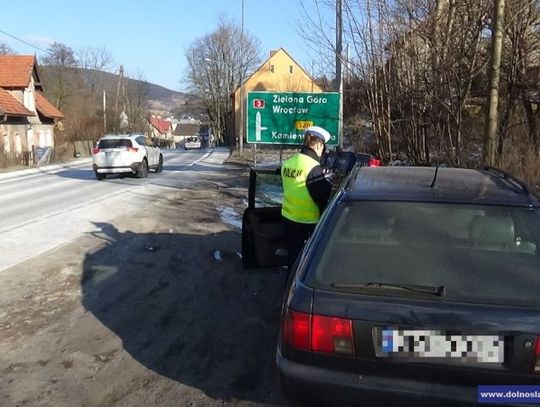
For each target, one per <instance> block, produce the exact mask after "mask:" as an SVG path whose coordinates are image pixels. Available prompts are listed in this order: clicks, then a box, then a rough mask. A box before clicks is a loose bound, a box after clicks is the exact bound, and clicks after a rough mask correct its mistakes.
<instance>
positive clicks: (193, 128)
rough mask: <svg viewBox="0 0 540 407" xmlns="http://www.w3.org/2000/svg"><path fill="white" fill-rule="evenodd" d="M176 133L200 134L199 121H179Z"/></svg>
mask: <svg viewBox="0 0 540 407" xmlns="http://www.w3.org/2000/svg"><path fill="white" fill-rule="evenodd" d="M174 134H176V135H177V136H196V135H197V134H199V123H178V124H177V125H176V129H174Z"/></svg>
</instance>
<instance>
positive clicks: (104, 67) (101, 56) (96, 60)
mask: <svg viewBox="0 0 540 407" xmlns="http://www.w3.org/2000/svg"><path fill="white" fill-rule="evenodd" d="M77 61H78V66H79V68H81V69H82V70H83V72H82V74H83V76H84V83H85V86H86V87H87V88H89V89H90V90H91V92H92V94H94V91H95V89H96V88H97V87H98V85H100V84H98V79H99V75H98V74H99V72H100V71H109V70H110V69H111V68H112V65H113V57H112V54H111V53H110V52H109V50H107V48H105V47H88V46H85V47H82V48H79V49H78V50H77ZM101 87H103V84H101Z"/></svg>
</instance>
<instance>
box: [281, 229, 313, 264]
mask: <svg viewBox="0 0 540 407" xmlns="http://www.w3.org/2000/svg"><path fill="white" fill-rule="evenodd" d="M283 223H284V224H285V233H286V239H287V266H288V268H289V270H290V269H291V268H292V266H293V264H294V262H295V261H296V258H297V257H298V255H299V254H300V252H301V251H302V249H303V248H304V245H305V244H306V242H307V240H308V239H309V237H310V236H311V234H312V233H313V230H314V229H315V226H316V224H315V223H313V224H311V223H297V222H293V221H291V220H289V219H287V218H283Z"/></svg>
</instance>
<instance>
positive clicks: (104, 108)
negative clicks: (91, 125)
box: [103, 89, 107, 134]
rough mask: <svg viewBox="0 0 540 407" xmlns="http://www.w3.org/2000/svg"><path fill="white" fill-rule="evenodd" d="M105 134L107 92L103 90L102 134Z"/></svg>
mask: <svg viewBox="0 0 540 407" xmlns="http://www.w3.org/2000/svg"><path fill="white" fill-rule="evenodd" d="M106 133H107V91H106V90H105V89H103V134H106Z"/></svg>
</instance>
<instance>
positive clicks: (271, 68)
mask: <svg viewBox="0 0 540 407" xmlns="http://www.w3.org/2000/svg"><path fill="white" fill-rule="evenodd" d="M270 72H272V73H274V65H270Z"/></svg>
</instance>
